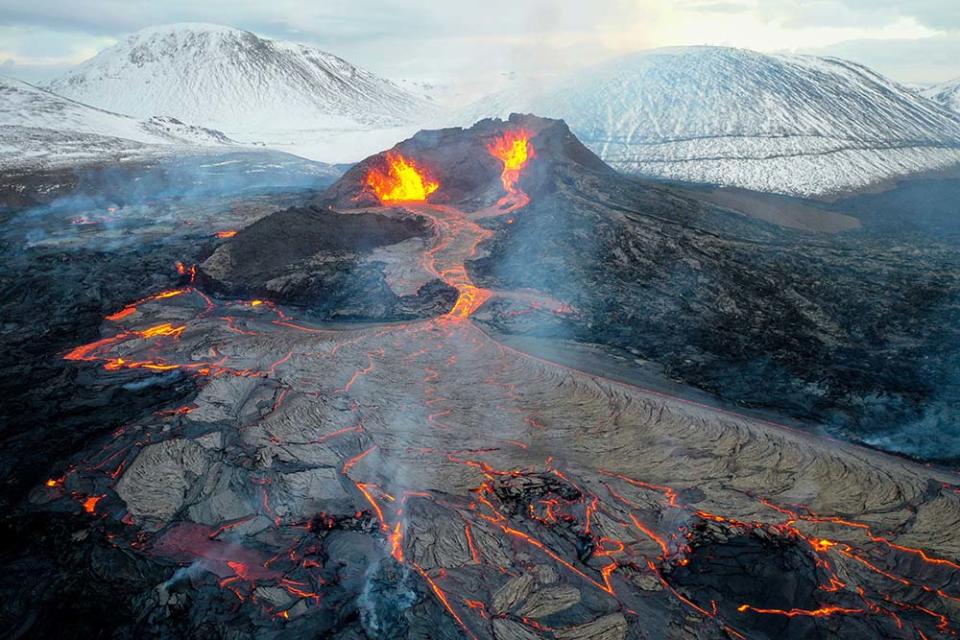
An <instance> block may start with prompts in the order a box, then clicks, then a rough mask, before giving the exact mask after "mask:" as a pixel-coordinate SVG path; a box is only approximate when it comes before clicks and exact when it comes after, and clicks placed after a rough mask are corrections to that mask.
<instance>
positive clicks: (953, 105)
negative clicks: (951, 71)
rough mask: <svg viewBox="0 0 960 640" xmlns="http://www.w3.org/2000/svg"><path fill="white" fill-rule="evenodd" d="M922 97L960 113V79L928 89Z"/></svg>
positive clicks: (924, 90)
mask: <svg viewBox="0 0 960 640" xmlns="http://www.w3.org/2000/svg"><path fill="white" fill-rule="evenodd" d="M920 95H922V96H924V97H926V98H929V99H930V100H933V101H934V102H937V103H939V104H942V105H943V106H945V107H946V108H948V109H950V110H951V111H956V112H958V113H960V78H957V79H956V80H951V81H950V82H943V83H941V84H937V85H934V86H932V87H927V88H925V89H923V90H922V91H921V92H920Z"/></svg>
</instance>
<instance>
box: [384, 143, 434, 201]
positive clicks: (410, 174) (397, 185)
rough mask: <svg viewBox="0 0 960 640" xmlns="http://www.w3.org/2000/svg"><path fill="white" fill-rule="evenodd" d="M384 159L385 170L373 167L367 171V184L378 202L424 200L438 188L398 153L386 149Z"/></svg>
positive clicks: (420, 169)
mask: <svg viewBox="0 0 960 640" xmlns="http://www.w3.org/2000/svg"><path fill="white" fill-rule="evenodd" d="M385 160H386V163H387V167H386V171H381V170H380V169H377V168H373V169H370V171H369V172H368V173H367V186H368V187H370V188H371V189H373V192H374V193H376V194H377V197H378V198H380V202H382V203H384V204H387V203H396V202H425V201H426V199H427V196H429V195H430V194H431V193H433V192H434V191H436V190H437V189H439V188H440V184H439V183H438V182H436V181H434V180H432V179H430V177H429V176H428V175H427V174H426V172H425V171H424V170H423V169H422V168H421V167H418V166H417V165H416V164H414V162H413V161H412V160H408V159H407V158H404V157H403V155H401V154H400V153H397V152H394V151H388V152H387V154H386V158H385Z"/></svg>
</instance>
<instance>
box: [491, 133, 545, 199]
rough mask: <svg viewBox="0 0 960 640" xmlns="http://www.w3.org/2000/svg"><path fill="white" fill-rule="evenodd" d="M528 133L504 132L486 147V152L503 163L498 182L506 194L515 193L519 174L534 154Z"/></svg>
mask: <svg viewBox="0 0 960 640" xmlns="http://www.w3.org/2000/svg"><path fill="white" fill-rule="evenodd" d="M530 137H531V136H530V133H529V132H528V131H527V130H525V129H516V130H513V131H506V132H504V134H503V135H502V136H501V137H499V138H497V139H496V140H494V141H493V142H491V143H490V144H488V145H487V151H489V152H490V155H492V156H493V157H494V158H496V159H498V160H499V161H500V162H501V163H503V172H502V173H501V174H500V181H501V182H503V188H504V189H506V191H507V193H512V194H513V193H517V191H518V189H517V180H519V179H520V172H521V171H523V168H524V167H526V166H527V162H529V161H530V159H531V158H533V157H534V156H535V155H536V154H535V152H534V150H533V145H532V144H530Z"/></svg>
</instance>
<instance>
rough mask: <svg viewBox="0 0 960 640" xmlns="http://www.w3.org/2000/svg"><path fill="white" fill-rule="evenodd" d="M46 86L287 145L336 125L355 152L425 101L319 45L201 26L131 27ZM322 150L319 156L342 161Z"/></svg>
mask: <svg viewBox="0 0 960 640" xmlns="http://www.w3.org/2000/svg"><path fill="white" fill-rule="evenodd" d="M47 88H49V89H50V90H51V91H54V92H55V93H58V94H60V95H64V96H67V97H69V98H73V99H76V100H80V101H82V102H85V103H87V104H92V105H94V106H97V107H101V108H104V109H109V110H111V111H116V112H119V113H125V114H128V115H132V116H136V117H148V116H152V115H157V114H162V115H169V116H173V117H176V118H178V119H180V120H183V121H185V122H191V123H195V124H199V125H202V126H207V127H213V128H216V129H220V130H222V131H224V132H226V133H227V134H228V135H229V136H230V137H231V138H234V139H236V140H238V141H242V142H266V143H267V144H270V145H271V146H277V147H280V148H283V149H284V150H289V151H294V152H297V151H300V152H303V151H304V149H303V148H302V147H303V145H304V141H307V144H309V143H310V141H315V142H316V143H317V144H318V145H321V146H322V145H323V143H324V142H325V141H329V140H328V139H329V138H330V137H338V135H337V134H340V133H345V134H349V135H350V137H351V138H352V141H350V140H346V141H345V142H349V143H350V145H351V149H350V151H351V152H352V153H353V155H356V156H357V157H354V158H352V159H354V160H356V159H359V158H360V157H362V156H361V155H359V154H360V153H361V151H360V150H357V149H356V148H357V147H358V146H360V147H363V146H364V144H363V141H364V140H365V139H367V138H368V137H369V136H368V135H367V134H368V133H369V132H370V131H375V130H383V129H393V128H397V127H400V128H404V127H410V126H411V125H412V124H414V123H416V122H419V121H420V120H421V119H423V118H425V117H427V114H429V113H432V110H433V108H434V107H433V106H432V105H431V104H430V103H429V102H427V101H426V100H423V99H422V98H420V97H418V96H415V95H414V94H413V93H411V92H409V91H406V90H404V89H402V88H400V87H399V86H397V85H396V84H394V83H392V82H390V81H388V80H385V79H383V78H380V77H378V76H376V75H374V74H372V73H370V72H368V71H365V70H364V69H360V68H358V67H356V66H354V65H352V64H350V63H348V62H346V61H345V60H342V59H341V58H338V57H336V56H334V55H331V54H329V53H326V52H324V51H320V50H319V49H316V48H313V47H309V46H305V45H301V44H294V43H290V42H282V41H276V40H267V39H264V38H260V37H258V36H256V35H254V34H253V33H250V32H248V31H242V30H239V29H233V28H230V27H222V26H216V25H208V24H174V25H166V26H159V27H150V28H147V29H144V30H142V31H138V32H137V33H134V34H133V35H131V36H129V37H128V38H126V39H125V40H123V41H122V42H120V43H118V44H116V45H114V46H112V47H109V48H107V49H104V50H103V51H101V52H100V53H98V54H97V55H96V56H95V57H94V58H92V59H90V60H88V61H87V62H84V63H83V64H81V65H79V66H78V67H77V68H76V69H74V70H72V71H70V72H68V73H67V74H66V75H64V76H62V77H60V78H59V79H57V80H55V81H53V82H51V83H50V84H49V85H48V87H47ZM395 135H396V132H391V134H390V144H393V143H394V142H396V138H395ZM378 144H379V142H378ZM387 146H389V144H388V145H387ZM380 148H381V147H379V146H378V147H376V149H375V150H377V151H379V150H380ZM323 151H324V149H320V153H321V155H323ZM326 151H327V152H328V153H327V155H326V157H322V158H319V159H323V160H334V161H341V160H349V159H351V158H345V157H330V152H331V151H333V153H334V155H336V153H335V151H334V150H332V149H330V148H327V149H326ZM306 155H311V154H309V153H308V154H306ZM313 155H316V154H313Z"/></svg>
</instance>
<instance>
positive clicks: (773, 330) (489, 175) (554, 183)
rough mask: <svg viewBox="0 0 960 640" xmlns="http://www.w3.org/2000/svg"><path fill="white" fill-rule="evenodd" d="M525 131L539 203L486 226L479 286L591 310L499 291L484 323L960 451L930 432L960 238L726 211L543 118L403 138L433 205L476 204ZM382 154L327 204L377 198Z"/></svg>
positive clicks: (939, 403)
mask: <svg viewBox="0 0 960 640" xmlns="http://www.w3.org/2000/svg"><path fill="white" fill-rule="evenodd" d="M520 127H522V128H524V129H526V130H528V131H530V132H531V133H532V134H533V137H532V139H531V143H532V145H533V146H534V148H535V150H536V157H535V158H534V159H533V160H532V161H531V162H530V163H529V164H528V166H527V168H526V169H525V170H524V172H523V173H522V175H521V177H520V182H519V184H520V187H521V188H522V189H523V190H525V191H526V192H527V193H528V194H529V195H530V197H531V202H530V204H528V205H527V206H526V207H525V208H523V209H521V210H519V211H517V212H515V213H514V214H513V215H511V216H510V218H511V224H509V225H507V224H503V219H502V218H501V219H498V218H491V219H489V220H487V221H484V222H483V224H484V225H485V226H487V227H488V228H490V229H492V230H493V231H495V235H494V237H493V238H492V239H491V240H489V241H487V242H485V243H484V244H482V245H481V247H480V248H481V251H480V253H479V255H478V257H477V258H476V259H474V260H472V261H468V262H467V270H468V272H469V273H470V275H471V277H472V278H473V280H474V281H475V282H476V283H477V284H478V285H481V286H484V287H487V288H491V289H499V290H517V289H534V290H537V291H540V292H542V293H544V294H548V295H550V296H552V297H554V298H556V299H559V300H560V301H561V302H563V303H567V304H569V305H570V306H571V307H573V308H574V309H575V311H576V312H575V313H573V314H570V315H568V316H566V317H563V318H557V317H552V318H549V322H546V321H543V317H542V314H541V315H534V316H531V315H530V314H518V313H516V312H515V311H516V309H515V306H514V305H513V304H512V303H511V302H510V301H509V300H501V299H497V298H494V299H493V300H491V301H490V302H489V303H487V305H486V306H485V307H484V308H483V309H481V311H480V312H479V313H478V314H476V315H475V319H476V320H478V321H481V322H483V323H485V324H487V325H488V326H490V327H491V328H494V329H496V330H498V331H500V332H505V333H516V334H525V335H535V336H551V337H563V338H573V339H575V340H579V341H583V342H588V343H595V344H601V345H606V346H607V347H610V348H612V349H614V350H615V351H616V352H617V353H619V354H620V355H621V356H622V357H625V358H627V359H629V360H633V359H635V358H636V359H639V360H640V361H645V362H653V363H656V364H657V366H659V367H660V368H661V370H662V371H664V373H665V374H666V376H667V377H668V378H670V379H672V380H673V381H676V382H680V383H683V384H689V385H694V386H697V387H700V388H703V389H706V390H708V391H710V392H711V393H713V394H716V395H718V396H720V397H721V398H723V399H724V400H725V401H728V402H730V403H735V404H738V405H740V406H745V407H755V408H762V409H772V410H774V411H776V412H779V413H783V414H787V415H790V416H793V417H796V418H799V419H803V420H811V421H816V422H819V423H824V424H828V425H832V426H834V427H836V428H838V429H840V430H842V431H844V432H847V433H848V434H849V433H850V432H852V433H853V434H854V436H855V437H859V438H862V439H864V440H866V441H868V442H874V443H880V444H881V445H883V443H885V442H888V440H887V438H889V437H892V438H893V439H892V440H889V442H891V444H890V445H884V446H890V447H894V448H895V449H897V450H900V451H903V452H906V453H909V454H912V455H917V456H920V457H935V458H940V459H951V458H956V457H958V456H960V445H957V444H956V440H955V438H954V437H953V436H951V435H950V432H947V433H945V434H943V435H941V436H937V438H936V439H935V440H934V441H932V442H935V443H936V444H932V445H931V444H925V443H924V440H925V438H926V437H925V436H921V435H920V432H923V433H939V432H941V431H942V427H943V425H944V421H945V420H946V418H945V417H944V416H948V415H951V414H954V415H955V413H956V411H958V410H960V407H958V405H960V398H958V397H957V396H956V394H955V393H951V392H950V391H949V387H950V385H951V384H952V383H951V381H955V380H957V379H960V346H958V345H960V340H958V339H957V338H958V334H957V329H956V327H957V319H958V318H960V259H958V257H957V256H958V253H957V251H956V247H955V245H954V244H951V243H950V242H949V241H947V240H942V239H940V238H937V237H930V236H922V237H921V236H912V235H904V234H899V235H893V234H883V233H877V232H874V231H870V230H866V229H857V228H851V229H849V230H847V231H846V232H844V233H834V234H829V233H815V232H812V231H804V230H802V229H803V228H805V227H806V228H809V229H816V228H817V226H816V225H813V224H811V225H804V224H794V225H792V226H794V227H800V228H788V227H785V226H778V225H776V224H771V223H769V222H764V221H762V220H759V219H757V217H769V216H760V213H762V212H757V211H754V210H753V209H755V208H760V209H764V210H766V209H776V208H778V207H783V206H785V204H784V202H783V199H782V198H777V197H774V196H769V197H768V196H764V195H762V194H761V195H758V196H757V197H756V198H753V199H747V200H744V201H743V202H742V203H740V204H737V203H732V204H728V205H727V206H723V207H721V206H718V205H717V204H715V203H714V202H711V201H710V199H709V197H708V195H707V194H705V192H702V191H696V190H690V189H685V188H680V187H676V186H670V185H666V184H663V183H657V182H651V181H645V180H641V179H637V178H632V177H628V176H625V175H621V174H618V173H617V172H615V171H613V170H612V169H611V168H610V167H608V166H607V165H605V164H604V163H603V162H602V161H601V160H600V159H599V158H597V157H596V156H595V155H594V154H593V153H592V152H590V151H589V150H588V149H586V148H585V147H584V146H583V145H582V144H581V143H580V142H579V141H578V140H577V139H576V137H575V136H573V134H571V133H570V131H569V129H568V128H567V126H566V124H565V123H563V122H562V121H558V120H550V119H544V118H538V117H535V116H530V115H517V114H514V115H512V116H511V117H510V119H509V120H508V121H505V122H504V121H500V120H483V121H480V122H478V123H477V124H475V125H474V126H473V127H470V128H469V129H443V130H439V131H422V132H420V133H418V134H416V135H415V136H413V137H412V138H410V139H409V140H405V141H403V142H401V143H399V144H398V145H396V146H395V147H394V150H395V151H399V152H401V153H403V154H404V155H405V156H408V157H409V158H411V159H413V161H414V162H416V163H417V164H418V165H419V166H421V167H422V168H424V169H425V170H426V171H427V172H428V173H429V174H430V176H431V177H432V178H434V179H436V180H438V181H439V182H440V184H441V187H440V188H439V189H438V190H437V191H436V192H435V193H434V194H432V195H431V197H430V201H431V202H432V203H436V204H445V205H452V206H456V207H458V208H460V209H461V210H465V211H472V210H476V209H478V208H481V207H484V206H488V205H490V204H491V203H493V202H495V201H496V199H497V198H498V197H499V196H500V195H502V193H503V192H502V186H501V185H500V181H499V168H500V167H499V163H498V162H497V161H496V160H495V159H494V158H492V157H491V156H490V154H489V153H488V152H487V150H486V146H487V144H488V143H489V142H490V141H491V140H492V139H493V138H494V137H495V136H497V135H501V134H502V133H503V132H504V131H505V130H507V129H515V128H520ZM383 155H384V154H378V155H376V156H371V157H370V158H367V159H366V160H364V161H363V162H361V163H359V164H358V165H356V166H355V167H353V168H352V169H351V170H350V171H348V172H347V173H346V174H344V176H343V177H342V178H341V179H340V180H339V181H338V182H337V183H335V184H334V185H333V186H332V187H330V188H329V189H328V190H327V191H326V192H325V194H324V200H325V201H327V202H330V203H332V204H334V205H336V206H344V207H346V206H356V204H357V203H369V202H373V201H374V200H375V198H374V195H373V194H372V193H371V192H370V190H369V189H368V188H366V187H365V186H364V179H363V178H364V176H365V175H366V171H367V170H368V169H369V168H370V167H371V166H378V164H379V163H383V162H384V160H383ZM737 207H739V209H738V208H737ZM803 207H806V208H808V209H809V208H810V203H805V204H803ZM803 207H801V208H803ZM818 211H819V210H818ZM824 211H826V210H824ZM909 213H910V212H908V211H905V212H904V215H909ZM798 215H799V214H798ZM824 215H828V214H827V213H824ZM848 226H849V225H848ZM841 228H843V227H841ZM532 319H533V320H532ZM901 428H904V429H907V430H908V432H909V434H911V435H909V436H903V437H901V436H899V435H898V434H899V433H900V431H899V429H901ZM891 434H892V435H891ZM951 441H952V442H953V444H952V445H951V444H949V443H950V442H951ZM944 443H946V444H947V445H948V446H946V447H944V446H943V444H944Z"/></svg>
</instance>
